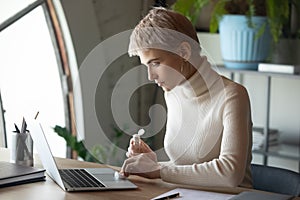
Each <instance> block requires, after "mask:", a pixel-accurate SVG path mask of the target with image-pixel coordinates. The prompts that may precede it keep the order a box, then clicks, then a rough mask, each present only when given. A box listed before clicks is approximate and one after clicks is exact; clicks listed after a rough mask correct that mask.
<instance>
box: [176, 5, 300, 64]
mask: <svg viewBox="0 0 300 200" xmlns="http://www.w3.org/2000/svg"><path fill="white" fill-rule="evenodd" d="M292 4H293V5H296V6H299V0H293V1H287V0H279V1H278V0H277V1H274V0H246V1H244V0H219V1H209V0H177V1H176V2H175V4H174V5H173V6H172V8H173V9H174V10H175V11H178V12H180V13H182V14H184V15H185V16H187V17H188V18H189V19H190V20H191V21H192V23H193V24H196V22H197V18H198V16H199V15H200V13H201V11H202V9H203V8H204V7H205V6H211V7H213V9H212V13H211V18H210V32H216V31H217V30H219V33H220V43H221V53H222V57H223V60H224V64H225V67H229V68H242V69H257V65H258V63H259V62H264V61H266V60H267V58H268V56H269V55H270V54H269V53H270V49H271V47H272V42H273V43H274V44H276V43H277V42H278V40H279V38H280V37H281V36H282V34H283V28H284V27H286V26H287V25H288V23H289V20H290V16H291V9H290V8H291V5H292Z"/></svg>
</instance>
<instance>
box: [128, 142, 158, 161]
mask: <svg viewBox="0 0 300 200" xmlns="http://www.w3.org/2000/svg"><path fill="white" fill-rule="evenodd" d="M151 152H153V151H152V149H151V148H150V147H149V146H148V145H147V144H146V143H145V142H144V141H143V140H140V143H139V144H135V141H134V139H133V138H132V139H130V142H129V147H128V149H127V153H126V156H127V157H128V158H129V157H132V156H135V155H137V154H140V153H151Z"/></svg>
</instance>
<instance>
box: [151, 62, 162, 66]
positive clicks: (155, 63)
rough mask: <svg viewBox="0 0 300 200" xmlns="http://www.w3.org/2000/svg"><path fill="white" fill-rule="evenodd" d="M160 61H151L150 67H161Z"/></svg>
mask: <svg viewBox="0 0 300 200" xmlns="http://www.w3.org/2000/svg"><path fill="white" fill-rule="evenodd" d="M159 65H160V62H151V63H149V67H159Z"/></svg>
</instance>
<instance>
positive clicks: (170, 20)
mask: <svg viewBox="0 0 300 200" xmlns="http://www.w3.org/2000/svg"><path fill="white" fill-rule="evenodd" d="M182 42H188V43H189V44H190V45H191V47H192V50H193V51H194V52H197V53H199V52H200V50H201V48H200V44H199V40H198V37H197V32H196V31H195V28H194V26H193V25H192V23H191V22H190V21H189V20H188V19H187V18H186V17H185V16H183V15H181V14H179V13H176V12H174V11H171V10H167V9H165V8H161V7H158V8H153V9H152V10H150V11H149V13H148V14H147V15H146V16H145V17H144V18H143V19H142V20H141V21H140V22H139V24H138V25H137V26H136V27H135V28H134V30H133V32H132V34H131V36H130V43H129V49H128V53H129V55H130V56H134V55H138V51H140V50H143V49H148V48H155V49H163V50H167V51H170V52H175V51H176V48H178V46H179V45H180V44H181V43H182Z"/></svg>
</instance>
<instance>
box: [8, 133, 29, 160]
mask: <svg viewBox="0 0 300 200" xmlns="http://www.w3.org/2000/svg"><path fill="white" fill-rule="evenodd" d="M11 162H13V163H16V164H18V165H25V166H33V141H32V138H31V136H30V133H28V132H27V133H13V135H12V148H11Z"/></svg>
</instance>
